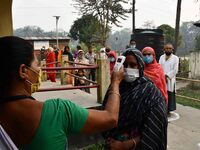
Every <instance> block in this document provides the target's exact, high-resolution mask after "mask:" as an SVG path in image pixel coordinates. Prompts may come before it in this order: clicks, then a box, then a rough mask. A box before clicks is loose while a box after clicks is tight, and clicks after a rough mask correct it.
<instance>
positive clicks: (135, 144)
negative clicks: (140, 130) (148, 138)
mask: <svg viewBox="0 0 200 150" xmlns="http://www.w3.org/2000/svg"><path fill="white" fill-rule="evenodd" d="M132 141H133V143H134V148H133V149H135V148H136V146H137V143H136V141H135V140H134V138H132Z"/></svg>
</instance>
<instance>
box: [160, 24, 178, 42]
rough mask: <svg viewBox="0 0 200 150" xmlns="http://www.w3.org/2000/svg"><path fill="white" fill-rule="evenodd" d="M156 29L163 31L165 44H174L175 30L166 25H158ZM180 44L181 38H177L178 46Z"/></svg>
mask: <svg viewBox="0 0 200 150" xmlns="http://www.w3.org/2000/svg"><path fill="white" fill-rule="evenodd" d="M158 29H161V30H163V33H164V37H165V43H172V44H173V45H174V44H175V29H174V28H172V27H171V26H169V25H167V24H163V25H160V26H159V27H158ZM180 44H181V36H179V38H178V45H180Z"/></svg>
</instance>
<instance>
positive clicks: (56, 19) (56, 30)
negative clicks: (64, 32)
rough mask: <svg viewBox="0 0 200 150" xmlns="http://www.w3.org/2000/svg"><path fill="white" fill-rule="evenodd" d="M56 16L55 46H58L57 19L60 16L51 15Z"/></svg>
mask: <svg viewBox="0 0 200 150" xmlns="http://www.w3.org/2000/svg"><path fill="white" fill-rule="evenodd" d="M53 17H55V18H56V45H57V48H58V47H59V46H58V20H59V18H60V16H53Z"/></svg>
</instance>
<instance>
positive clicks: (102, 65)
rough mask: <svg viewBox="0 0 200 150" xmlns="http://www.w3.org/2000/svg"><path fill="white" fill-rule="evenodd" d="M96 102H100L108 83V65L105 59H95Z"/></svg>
mask: <svg viewBox="0 0 200 150" xmlns="http://www.w3.org/2000/svg"><path fill="white" fill-rule="evenodd" d="M97 65H98V67H99V69H97V83H98V85H99V87H98V89H97V102H98V103H102V102H103V99H104V96H105V94H106V91H107V89H108V87H109V85H110V65H109V62H108V60H107V59H101V58H100V59H97Z"/></svg>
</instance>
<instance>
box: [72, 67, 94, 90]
mask: <svg viewBox="0 0 200 150" xmlns="http://www.w3.org/2000/svg"><path fill="white" fill-rule="evenodd" d="M76 75H77V76H79V77H81V78H84V79H87V78H86V76H85V72H84V69H78V72H77V74H76ZM84 85H89V83H88V82H87V81H85V80H83V79H79V78H76V79H75V86H84ZM81 90H83V91H85V92H87V93H90V89H89V88H81Z"/></svg>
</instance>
